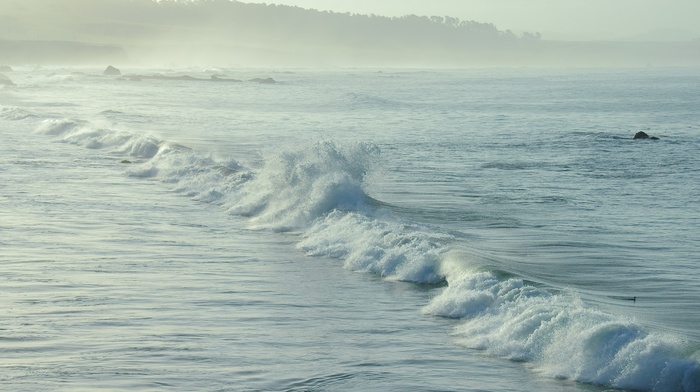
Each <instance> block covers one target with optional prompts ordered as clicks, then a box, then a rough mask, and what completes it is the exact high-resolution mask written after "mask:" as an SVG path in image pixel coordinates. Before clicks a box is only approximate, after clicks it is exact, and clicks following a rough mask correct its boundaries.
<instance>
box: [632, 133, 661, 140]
mask: <svg viewBox="0 0 700 392" xmlns="http://www.w3.org/2000/svg"><path fill="white" fill-rule="evenodd" d="M633 139H649V140H659V138H658V137H656V136H649V135H647V133H646V132H644V131H639V132H637V133H635V134H634V138H633Z"/></svg>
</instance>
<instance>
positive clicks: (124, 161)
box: [122, 159, 131, 163]
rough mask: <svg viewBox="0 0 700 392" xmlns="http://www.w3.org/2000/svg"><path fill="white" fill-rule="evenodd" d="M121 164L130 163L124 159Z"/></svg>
mask: <svg viewBox="0 0 700 392" xmlns="http://www.w3.org/2000/svg"><path fill="white" fill-rule="evenodd" d="M122 163H131V161H130V160H128V159H124V160H123V161H122Z"/></svg>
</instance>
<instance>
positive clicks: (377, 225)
mask: <svg viewBox="0 0 700 392" xmlns="http://www.w3.org/2000/svg"><path fill="white" fill-rule="evenodd" d="M0 113H1V114H2V116H3V117H5V118H12V117H21V114H18V113H19V112H14V111H12V110H5V109H3V111H2V112H0ZM24 118H28V117H24ZM37 130H38V132H42V133H44V134H47V135H51V136H52V137H55V138H57V139H58V140H61V141H63V142H66V143H71V144H75V145H78V146H83V147H86V148H92V149H107V150H109V151H110V152H111V153H114V154H116V155H118V156H124V157H132V158H134V159H135V160H136V162H135V165H131V166H129V168H128V169H126V174H127V175H128V176H131V177H136V178H150V179H156V180H159V181H162V182H164V183H167V184H169V185H170V186H172V187H173V189H175V190H176V191H178V192H180V193H182V194H184V195H187V196H188V197H191V198H193V199H196V200H201V201H206V202H209V203H214V204H217V205H220V206H221V207H222V208H223V209H224V210H226V211H228V212H229V213H230V214H234V215H237V216H241V217H244V218H246V220H247V222H249V223H250V225H251V226H252V227H253V228H255V229H265V230H273V231H287V232H293V233H295V234H297V235H298V239H299V240H298V243H297V248H298V249H300V250H301V251H303V252H305V253H306V254H307V255H309V256H316V257H326V258H332V259H338V260H341V261H342V262H343V263H344V266H345V267H346V268H348V269H351V270H355V271H365V272H370V273H374V274H377V275H380V276H382V277H384V278H386V279H389V280H400V281H410V282H415V283H418V284H442V285H444V287H442V288H440V290H441V292H440V293H439V294H438V295H436V296H435V297H434V298H433V299H432V301H431V302H430V303H429V304H427V305H426V306H425V307H424V309H423V312H424V313H425V314H427V315H432V316H437V317H447V318H453V319H458V320H460V321H459V325H458V326H457V327H456V328H455V329H454V337H455V339H456V340H457V342H458V343H459V344H461V345H464V346H466V347H468V348H471V349H476V350H481V351H483V352H485V353H487V354H489V355H493V356H499V357H503V358H507V359H510V360H513V361H526V362H530V363H532V366H533V367H534V368H536V369H537V370H538V371H539V372H541V373H543V374H546V375H549V376H551V377H555V378H565V379H572V380H577V381H581V382H585V383H593V384H601V385H606V386H611V387H616V388H626V389H638V390H648V391H698V390H700V365H699V362H700V358H699V356H700V353H699V352H698V348H697V347H694V346H691V345H688V344H687V342H684V341H682V340H680V339H678V338H677V337H674V336H671V335H667V334H663V333H661V332H658V331H654V330H650V329H648V328H645V327H644V326H642V325H640V324H639V323H637V322H636V321H635V320H633V319H627V318H624V317H622V316H617V315H613V314H609V313H605V312H603V311H600V310H598V309H596V308H593V307H591V306H589V305H587V304H586V303H585V302H584V301H583V300H581V299H580V298H578V297H577V296H576V295H575V293H569V292H566V291H556V290H553V289H552V288H549V287H546V286H545V285H541V284H533V283H529V282H528V281H526V280H525V279H524V278H522V277H518V276H512V275H509V274H506V273H502V272H499V271H497V270H494V269H487V268H484V267H480V268H475V267H471V266H470V262H469V260H468V257H467V256H465V255H464V254H461V253H459V252H457V251H456V250H455V249H456V246H455V242H456V241H457V239H456V238H455V237H454V236H453V235H452V234H450V233H449V232H447V231H445V230H442V229H440V228H439V227H433V226H429V225H422V224H419V223H415V222H412V221H411V219H410V214H408V213H405V212H404V213H402V214H397V213H395V212H392V211H390V210H389V209H387V208H384V206H382V205H381V204H380V203H375V202H373V199H371V198H370V197H369V196H368V195H367V194H366V192H365V186H366V177H367V175H368V174H369V173H371V172H372V171H373V170H374V167H375V165H376V164H377V162H378V158H379V156H380V150H379V148H378V147H377V146H375V145H373V144H370V143H355V144H349V145H341V144H338V143H335V142H332V141H323V142H318V143H315V144H311V145H306V146H301V147H297V148H290V149H285V150H277V151H271V152H268V153H267V154H266V155H265V156H264V157H263V158H264V163H263V164H262V166H261V167H259V168H256V169H251V168H247V167H245V166H244V165H242V164H241V163H239V162H238V161H236V160H234V159H228V160H221V159H217V158H215V157H214V156H212V155H211V154H209V153H201V152H198V151H195V150H193V149H190V148H188V147H186V146H181V145H177V144H174V143H168V142H164V141H161V140H158V139H157V138H155V137H152V136H147V135H139V134H135V133H131V132H128V131H123V130H118V129H113V128H110V127H100V126H96V125H94V124H92V123H90V122H87V121H81V120H71V119H52V120H45V121H44V122H42V123H41V124H40V125H39V127H38V129H37Z"/></svg>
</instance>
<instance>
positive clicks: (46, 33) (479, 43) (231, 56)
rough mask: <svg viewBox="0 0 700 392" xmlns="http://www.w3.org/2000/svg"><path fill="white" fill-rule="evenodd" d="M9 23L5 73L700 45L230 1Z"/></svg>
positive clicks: (90, 6)
mask: <svg viewBox="0 0 700 392" xmlns="http://www.w3.org/2000/svg"><path fill="white" fill-rule="evenodd" d="M3 14H4V15H6V16H3V18H4V19H2V20H3V22H4V24H5V29H0V38H5V41H0V45H4V46H3V47H1V48H0V49H2V48H5V49H7V48H9V51H8V52H4V55H5V56H14V57H13V58H15V59H17V60H16V61H13V60H12V59H5V60H3V59H2V58H0V63H8V64H13V63H16V62H18V61H20V62H42V61H54V60H56V61H58V60H60V61H68V60H70V61H71V62H83V61H85V62H94V61H95V60H97V59H99V58H105V59H110V58H114V57H115V56H116V57H118V58H122V59H125V58H126V55H127V53H128V56H129V58H130V59H132V60H134V61H137V62H141V63H161V64H198V63H199V64H203V63H208V64H221V65H258V64H262V65H277V66H288V65H355V66H357V65H359V66H362V65H380V66H385V65H394V66H488V65H581V66H584V65H647V64H655V65H656V64H658V65H668V64H674V65H675V64H678V65H688V64H700V51H698V48H697V46H698V45H697V42H685V43H649V44H640V43H605V42H591V43H575V42H552V41H546V40H543V39H541V36H540V34H539V33H536V32H533V33H524V34H522V35H516V34H514V33H513V32H511V31H510V30H499V29H498V28H497V27H496V26H495V25H493V24H491V23H483V22H476V21H473V20H460V19H457V18H452V17H448V16H431V17H428V16H418V15H407V16H403V17H384V16H377V15H360V14H350V13H336V12H328V11H317V10H308V9H302V8H299V7H291V6H278V5H274V4H269V5H266V4H247V3H242V2H238V1H230V0H198V1H186V0H179V1H174V0H161V1H159V2H157V1H153V0H100V1H87V0H22V1H21V2H19V1H11V2H0V15H3ZM3 34H4V36H3ZM37 39H39V40H40V41H35V40H37ZM30 40H31V41H33V42H34V43H28V42H27V41H30ZM49 40H57V41H49ZM78 41H79V42H91V43H93V44H79V43H77V42H78ZM18 42H23V43H22V44H18ZM122 48H123V49H122ZM0 56H2V55H0ZM110 56H111V57H110ZM40 60H41V61H40ZM105 62H107V61H106V60H105ZM108 62H109V63H117V62H118V61H115V60H110V61H108Z"/></svg>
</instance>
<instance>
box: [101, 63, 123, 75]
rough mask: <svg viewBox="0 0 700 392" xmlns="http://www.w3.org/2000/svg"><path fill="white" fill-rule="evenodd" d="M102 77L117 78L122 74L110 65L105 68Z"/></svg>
mask: <svg viewBox="0 0 700 392" xmlns="http://www.w3.org/2000/svg"><path fill="white" fill-rule="evenodd" d="M102 74H104V75H110V76H119V75H121V74H122V72H121V71H120V70H119V69H118V68H114V67H112V66H111V65H110V66H107V68H106V69H105V71H104V72H103V73H102Z"/></svg>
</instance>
